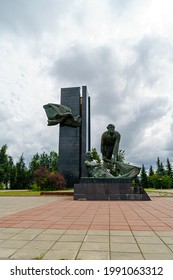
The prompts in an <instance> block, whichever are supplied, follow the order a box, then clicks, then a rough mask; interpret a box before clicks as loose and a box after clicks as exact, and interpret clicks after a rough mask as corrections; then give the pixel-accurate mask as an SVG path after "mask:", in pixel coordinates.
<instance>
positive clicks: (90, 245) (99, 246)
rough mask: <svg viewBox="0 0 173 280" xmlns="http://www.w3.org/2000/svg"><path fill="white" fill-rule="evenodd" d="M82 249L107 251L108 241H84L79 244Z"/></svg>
mask: <svg viewBox="0 0 173 280" xmlns="http://www.w3.org/2000/svg"><path fill="white" fill-rule="evenodd" d="M81 250H82V251H88V250H89V251H103V252H108V251H109V243H103V242H97V243H96V242H85V243H83V244H82V246H81Z"/></svg>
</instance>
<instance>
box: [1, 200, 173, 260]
mask: <svg viewBox="0 0 173 280" xmlns="http://www.w3.org/2000/svg"><path fill="white" fill-rule="evenodd" d="M0 259H10V260H13V259H17V260H19V259H22V260H25V259H47V260H50V259H53V260H61V259H68V260H74V259H76V260H90V259H93V260H94V259H96V260H97V259H98V260H122V259H124V260H133V259H136V260H143V259H146V260H150V259H151V260H152V259H153V260H156V259H160V260H172V259H173V197H152V198H151V201H74V200H73V197H72V196H69V197H68V196H62V197H59V196H43V197H42V196H41V197H8V196H6V197H0Z"/></svg>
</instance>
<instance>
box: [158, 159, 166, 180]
mask: <svg viewBox="0 0 173 280" xmlns="http://www.w3.org/2000/svg"><path fill="white" fill-rule="evenodd" d="M156 164H157V170H156V173H157V174H158V175H160V176H161V175H165V169H164V166H163V163H162V162H161V161H160V159H159V157H158V158H157V162H156Z"/></svg>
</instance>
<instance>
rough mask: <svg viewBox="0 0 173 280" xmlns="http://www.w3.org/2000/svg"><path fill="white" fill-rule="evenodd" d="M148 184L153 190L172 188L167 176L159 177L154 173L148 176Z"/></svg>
mask: <svg viewBox="0 0 173 280" xmlns="http://www.w3.org/2000/svg"><path fill="white" fill-rule="evenodd" d="M149 184H150V185H151V186H152V187H153V188H155V189H168V188H171V186H172V180H171V178H170V176H168V175H162V176H160V175H159V174H158V173H155V174H154V175H152V176H149Z"/></svg>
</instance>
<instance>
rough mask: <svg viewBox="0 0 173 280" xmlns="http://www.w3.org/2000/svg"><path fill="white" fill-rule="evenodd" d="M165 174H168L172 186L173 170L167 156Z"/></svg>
mask: <svg viewBox="0 0 173 280" xmlns="http://www.w3.org/2000/svg"><path fill="white" fill-rule="evenodd" d="M166 175H168V176H169V177H170V178H171V181H172V186H173V170H172V166H171V163H170V161H169V158H167V161H166Z"/></svg>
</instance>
